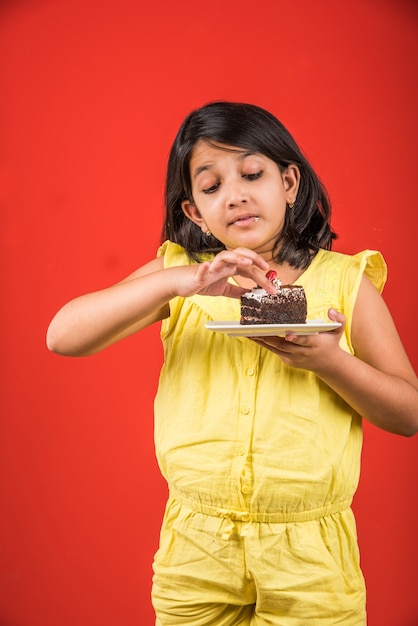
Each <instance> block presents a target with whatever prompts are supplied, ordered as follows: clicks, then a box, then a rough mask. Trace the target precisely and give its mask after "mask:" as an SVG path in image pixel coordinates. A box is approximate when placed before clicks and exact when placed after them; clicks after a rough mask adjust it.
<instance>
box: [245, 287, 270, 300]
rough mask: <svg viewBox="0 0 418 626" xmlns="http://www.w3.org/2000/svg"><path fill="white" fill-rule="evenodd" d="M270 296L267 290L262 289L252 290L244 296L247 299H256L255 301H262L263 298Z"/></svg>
mask: <svg viewBox="0 0 418 626" xmlns="http://www.w3.org/2000/svg"><path fill="white" fill-rule="evenodd" d="M268 295H269V294H268V293H267V291H266V290H265V289H261V288H260V287H258V288H257V289H251V291H247V293H244V296H245V297H246V298H254V300H261V298H264V297H265V296H268Z"/></svg>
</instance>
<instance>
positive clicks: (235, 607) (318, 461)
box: [152, 242, 386, 626]
mask: <svg viewBox="0 0 418 626" xmlns="http://www.w3.org/2000/svg"><path fill="white" fill-rule="evenodd" d="M159 254H160V255H162V254H163V255H164V259H165V266H166V267H170V266H175V265H186V264H190V263H191V261H190V260H189V259H188V257H187V255H186V254H185V252H184V250H183V248H181V247H180V246H178V245H177V244H173V243H171V242H165V244H164V245H163V246H162V247H161V249H160V251H159ZM363 273H366V274H367V275H368V276H369V278H370V279H371V280H372V282H373V283H374V284H375V286H376V287H377V288H378V289H379V291H381V290H382V289H383V286H384V283H385V280H386V265H385V263H384V260H383V258H382V256H381V255H380V253H379V252H375V251H368V250H366V251H363V252H360V253H358V254H356V255H354V256H349V255H344V254H341V253H337V252H330V251H325V250H320V251H319V252H318V254H317V255H316V257H315V259H314V260H313V262H312V263H311V265H310V266H309V267H308V269H307V270H306V271H305V272H304V273H303V274H302V276H301V277H300V278H299V279H298V281H297V283H298V284H301V285H303V286H304V288H305V291H306V295H307V301H308V318H309V319H323V320H327V319H328V316H327V311H328V309H329V308H330V307H333V308H335V309H337V310H339V311H342V312H343V313H344V314H345V316H346V318H347V327H346V331H345V334H344V336H343V337H342V339H341V346H342V347H343V349H344V350H347V351H348V352H353V349H352V345H351V340H350V327H351V320H352V314H353V307H354V304H355V301H356V296H357V292H358V288H359V284H360V280H361V277H362V275H363ZM239 307H240V304H239V300H236V299H231V298H224V297H209V296H198V295H196V296H193V297H191V298H186V299H185V298H180V297H177V298H174V299H173V300H172V301H171V302H170V317H169V318H168V319H166V320H164V321H163V324H162V330H161V335H162V341H163V345H164V365H163V368H162V371H161V376H160V382H159V388H158V392H157V396H156V400H155V444H156V453H157V458H158V462H159V465H160V468H161V471H162V473H163V475H164V477H165V478H166V480H167V482H168V485H169V493H170V497H169V501H168V503H167V508H166V513H165V516H164V521H163V526H162V530H161V539H160V547H159V549H158V551H157V554H156V556H155V560H154V578H153V591H152V599H153V605H154V608H155V611H156V616H157V618H156V619H157V621H156V624H157V625H158V626H166V625H173V624H176V625H177V626H186V624H187V625H191V626H212V625H213V626H230V625H231V626H232V625H233V626H235V625H243V626H244V625H247V626H249V625H250V624H251V625H253V626H261V625H263V626H264V625H267V624H269V625H277V626H278V625H280V626H306V624H308V623H309V625H310V626H316V625H318V626H336V625H337V624H344V625H347V626H348V625H351V626H354V625H355V626H360V625H364V624H365V623H366V611H365V588H364V580H363V576H362V573H361V570H360V566H359V554H358V546H357V536H356V527H355V521H354V518H353V514H352V511H351V508H350V504H351V501H352V498H353V495H354V492H355V490H356V488H357V484H358V479H359V470H360V453H361V445H362V426H361V417H360V416H359V415H358V414H357V413H356V412H355V411H354V410H353V409H352V408H350V407H349V406H348V405H347V404H346V403H345V402H344V401H343V400H342V399H341V398H340V397H339V396H338V395H336V394H335V393H334V392H333V391H332V390H331V389H330V388H329V387H328V386H327V385H326V384H324V383H323V382H321V381H320V380H318V379H317V377H316V376H315V375H314V374H313V373H312V372H309V371H307V370H299V369H295V368H291V367H288V366H286V365H285V364H284V363H283V362H282V361H281V360H280V358H279V357H278V356H276V355H274V354H273V353H272V352H270V351H269V350H266V349H264V348H261V347H260V346H258V345H257V344H256V343H254V342H253V341H251V340H250V339H247V338H243V337H229V336H227V335H224V334H221V333H217V332H212V331H210V330H207V329H206V327H205V322H206V321H208V320H219V321H221V320H222V321H223V320H239V316H240V309H239Z"/></svg>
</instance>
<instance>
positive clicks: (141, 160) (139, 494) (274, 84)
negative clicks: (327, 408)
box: [0, 0, 418, 626]
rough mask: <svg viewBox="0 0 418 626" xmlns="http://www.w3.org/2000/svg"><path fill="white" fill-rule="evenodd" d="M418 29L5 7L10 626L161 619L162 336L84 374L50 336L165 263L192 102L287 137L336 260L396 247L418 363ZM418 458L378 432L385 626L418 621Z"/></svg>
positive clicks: (359, 14) (371, 11)
mask: <svg viewBox="0 0 418 626" xmlns="http://www.w3.org/2000/svg"><path fill="white" fill-rule="evenodd" d="M417 15H418V11H417V5H416V3H415V2H413V1H411V2H408V1H406V0H393V1H392V0H382V1H380V2H379V1H377V0H376V1H373V0H364V1H362V2H361V1H359V0H355V1H351V2H350V3H348V2H339V1H338V0H335V1H333V0H323V1H318V2H312V1H311V0H299V1H298V2H293V3H291V2H287V1H284V0H264V1H263V2H254V0H229V1H228V0H211V2H209V3H207V2H202V3H197V2H195V1H192V0H178V1H171V0H167V1H166V2H164V0H154V1H153V2H146V3H143V2H141V1H136V0H119V1H116V0H101V1H97V2H94V0H84V1H83V0H68V1H65V0H55V1H53V0H49V1H48V0H39V1H32V2H30V1H24V0H15V1H9V2H6V1H5V0H4V1H3V2H2V4H1V6H0V20H1V21H0V45H1V51H0V52H1V59H2V61H1V68H0V72H1V76H0V78H1V87H0V88H1V97H0V132H1V144H0V190H1V194H0V202H1V249H0V254H1V273H0V280H1V309H0V323H1V367H2V371H1V381H2V391H1V395H0V411H1V417H0V425H1V432H0V464H1V474H0V476H1V494H0V496H1V507H2V514H1V521H0V525H1V528H0V533H1V534H0V536H1V546H0V624H1V626H120V625H123V626H134V625H137V624H141V625H142V624H150V625H151V624H152V623H153V619H154V618H153V612H152V609H151V603H150V599H149V594H150V586H151V563H152V557H153V553H154V551H155V549H156V546H157V542H158V533H159V526H160V521H161V516H162V513H163V508H164V502H165V497H166V487H165V484H164V482H163V480H162V479H161V477H160V475H159V471H158V468H157V465H156V462H155V458H154V449H153V442H152V430H153V415H152V403H153V396H154V392H155V389H156V384H157V377H158V371H159V366H160V363H161V358H162V354H161V348H160V344H159V338H158V328H157V327H155V328H151V329H148V330H146V331H144V332H143V333H142V334H139V335H137V336H135V337H133V338H130V339H129V340H126V341H124V342H122V343H121V344H119V345H116V346H113V347H112V348H110V349H108V350H107V351H105V352H103V353H101V354H98V355H95V356H93V357H89V358H86V359H73V360H72V359H65V358H62V357H59V356H56V355H53V354H51V353H49V352H48V351H47V349H46V347H45V332H46V328H47V326H48V323H49V321H50V319H51V318H52V316H53V314H54V313H55V311H56V310H57V309H58V308H59V307H60V306H61V305H62V304H63V303H64V302H66V301H67V300H69V299H70V298H72V297H74V296H76V295H78V294H79V293H82V292H86V291H91V290H94V289H97V288H100V287H102V286H106V285H108V284H111V283H113V282H116V281H117V280H119V279H120V278H122V277H123V276H125V275H126V274H128V273H129V272H131V271H132V270H134V269H135V268H136V267H138V266H139V265H141V264H142V263H144V262H145V261H147V260H148V259H151V258H152V257H153V256H154V255H155V251H156V248H157V246H158V243H159V233H160V226H161V222H162V214H163V208H162V205H163V202H162V193H163V184H164V173H165V163H166V158H167V154H168V150H169V147H170V145H171V142H172V140H173V138H174V135H175V132H176V131H177V128H178V126H179V124H180V122H181V121H182V119H183V118H184V116H185V115H186V114H187V113H188V112H189V110H190V109H192V108H194V107H196V106H200V105H201V104H203V103H205V102H207V101H209V100H214V99H221V98H222V99H233V100H243V101H249V102H254V103H256V104H259V105H261V106H264V107H266V108H268V109H270V110H271V111H272V112H274V113H275V114H276V115H277V116H278V117H279V118H280V119H281V120H282V121H283V122H284V123H285V125H286V126H287V127H288V128H289V129H290V130H291V132H292V133H293V134H294V136H295V138H296V139H297V141H298V142H299V143H300V144H301V146H302V147H303V148H304V150H305V152H306V153H307V155H308V157H309V158H310V159H311V161H312V162H313V164H314V166H315V168H316V169H317V171H318V172H319V174H320V176H321V177H322V178H323V179H324V181H325V182H326V184H327V186H328V188H329V191H330V194H331V196H332V199H333V203H334V226H335V228H336V230H337V231H338V232H339V233H340V239H339V240H338V242H337V245H336V249H338V250H342V251H345V252H356V251H358V250H360V249H364V248H376V249H379V250H381V251H382V252H383V254H384V256H385V258H386V260H387V262H388V265H389V279H388V283H387V287H386V289H385V298H386V300H387V302H388V304H389V306H390V308H391V310H392V313H393V316H394V318H395V321H396V323H397V326H398V329H399V332H400V335H401V337H402V339H403V341H404V344H405V346H406V348H407V351H408V354H409V356H410V358H411V360H412V363H413V364H414V366H415V368H416V367H417V365H418V342H417V330H416V311H417V296H416V273H415V271H414V270H416V261H415V259H416V233H415V230H414V228H413V221H414V219H415V216H416V177H417V174H416V161H417V159H416V149H417V135H418V131H417V115H416V111H417V106H418V99H417V87H416V73H417V64H416V59H417V58H418V56H417V53H418V50H417V48H418V43H417V42H418V37H417V35H418V29H417ZM411 286H412V289H411ZM382 342H384V337H383V336H382ZM417 453H418V438H413V439H404V438H401V437H397V436H394V435H389V434H387V433H384V432H382V431H379V430H378V429H376V428H374V427H371V426H369V425H366V427H365V448H364V453H363V469H362V479H361V486H360V488H359V491H358V494H357V496H356V500H355V511H356V514H357V519H358V531H359V541H360V547H361V553H362V564H363V569H364V573H365V576H366V580H367V586H368V612H369V626H413V625H416V624H418V594H417V593H416V589H417V567H416V561H417V557H418V550H417V534H418V533H417V523H418V513H417V503H418V489H417V488H418V476H417V464H416V459H417Z"/></svg>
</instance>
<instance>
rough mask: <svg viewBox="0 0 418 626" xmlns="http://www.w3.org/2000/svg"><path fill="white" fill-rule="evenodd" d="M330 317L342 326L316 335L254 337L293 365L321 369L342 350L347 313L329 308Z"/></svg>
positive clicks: (286, 362)
mask: <svg viewBox="0 0 418 626" xmlns="http://www.w3.org/2000/svg"><path fill="white" fill-rule="evenodd" d="M328 317H329V319H330V320H331V321H332V322H340V323H341V326H340V327H339V328H336V329H335V330H330V331H326V332H322V333H316V334H315V335H294V334H290V333H289V334H288V335H286V336H285V337H252V338H251V339H252V340H253V341H255V343H257V344H258V345H260V346H262V347H263V348H267V349H268V350H271V352H274V354H277V355H278V356H279V357H280V358H281V359H282V361H283V362H284V363H285V364H286V365H289V366H291V367H296V368H300V369H306V370H310V371H312V372H315V371H316V370H317V369H318V370H319V371H320V370H321V369H322V367H323V365H324V363H326V362H329V360H330V358H331V357H332V356H333V355H334V354H336V352H337V351H339V350H341V348H340V346H339V342H340V338H341V335H342V334H343V332H344V329H345V324H346V319H345V315H343V314H342V313H340V312H338V311H335V310H334V309H329V311H328Z"/></svg>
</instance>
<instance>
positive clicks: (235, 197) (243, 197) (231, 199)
mask: <svg viewBox="0 0 418 626" xmlns="http://www.w3.org/2000/svg"><path fill="white" fill-rule="evenodd" d="M247 200H248V197H247V192H246V190H245V189H244V186H243V185H242V184H241V183H240V182H239V183H234V184H231V185H230V186H229V187H228V195H227V205H228V206H229V207H235V206H239V205H240V204H244V203H245V202H247Z"/></svg>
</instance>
